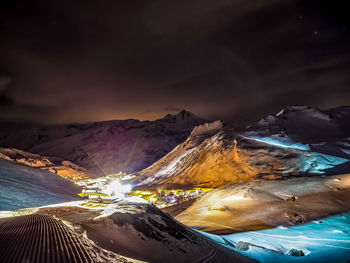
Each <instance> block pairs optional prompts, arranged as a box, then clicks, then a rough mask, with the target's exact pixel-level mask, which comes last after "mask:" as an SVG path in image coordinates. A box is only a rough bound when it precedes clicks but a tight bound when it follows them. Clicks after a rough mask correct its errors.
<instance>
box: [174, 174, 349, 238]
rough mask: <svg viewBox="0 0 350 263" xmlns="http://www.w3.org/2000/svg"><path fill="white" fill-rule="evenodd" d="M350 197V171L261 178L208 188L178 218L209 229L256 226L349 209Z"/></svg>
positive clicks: (238, 229)
mask: <svg viewBox="0 0 350 263" xmlns="http://www.w3.org/2000/svg"><path fill="white" fill-rule="evenodd" d="M349 197H350V174H345V175H335V176H326V177H320V176H313V177H307V178H288V179H285V180H257V181H254V182H247V183H236V184H232V185H227V186H224V187H222V188H218V189H215V190H213V191H211V192H208V193H206V194H205V195H204V196H202V197H200V198H199V199H197V200H196V201H195V202H194V203H193V204H192V205H191V206H190V207H188V208H187V209H186V210H185V211H183V212H182V213H180V214H178V215H176V217H175V218H176V219H177V220H179V221H180V222H182V223H184V224H186V225H188V226H192V227H195V228H199V229H201V230H203V231H206V232H215V233H234V232H242V231H252V230H260V229H266V228H271V227H277V226H279V225H283V226H291V225H296V224H302V223H306V222H310V221H312V220H315V219H319V218H323V217H327V216H330V215H335V214H338V213H343V212H348V211H349V210H350V203H349V202H348V199H349ZM180 205H181V204H179V206H180Z"/></svg>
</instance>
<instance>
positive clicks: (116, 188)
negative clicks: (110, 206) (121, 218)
mask: <svg viewBox="0 0 350 263" xmlns="http://www.w3.org/2000/svg"><path fill="white" fill-rule="evenodd" d="M131 190H132V186H131V185H130V184H121V183H120V182H119V181H118V180H114V181H112V182H111V183H109V184H108V185H106V186H105V188H104V190H103V192H104V193H106V194H108V195H109V196H111V197H120V198H123V197H124V196H125V194H126V193H128V192H130V191H131Z"/></svg>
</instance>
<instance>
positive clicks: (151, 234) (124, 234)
mask: <svg viewBox="0 0 350 263" xmlns="http://www.w3.org/2000/svg"><path fill="white" fill-rule="evenodd" d="M116 210H117V211H115V212H114V213H113V214H111V215H109V216H107V217H102V218H100V219H95V220H93V221H90V222H86V223H83V227H84V228H85V229H86V234H87V237H88V238H89V239H91V240H93V241H94V242H95V243H97V244H98V245H99V246H100V247H103V248H105V249H107V250H110V251H113V252H115V253H117V254H120V255H123V256H127V257H131V258H136V259H140V260H144V261H147V262H155V263H157V262H159V263H163V262H169V263H172V262H176V263H177V262H217V263H220V262H221V263H222V262H254V261H253V260H251V259H249V258H248V257H244V256H242V255H241V254H239V253H238V252H234V251H230V250H229V249H227V248H224V247H222V246H220V245H218V244H216V243H215V242H213V241H212V240H211V239H209V238H207V237H205V236H203V235H201V234H199V233H197V232H196V231H194V230H192V229H191V228H189V227H187V226H184V225H182V224H181V223H179V222H177V221H176V220H174V219H173V218H172V217H171V216H169V215H167V214H164V213H163V212H161V211H160V210H158V209H157V208H156V207H153V206H151V205H147V204H130V203H129V204H125V205H124V206H123V205H120V207H119V208H117V209H116Z"/></svg>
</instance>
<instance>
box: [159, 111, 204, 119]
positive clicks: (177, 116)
mask: <svg viewBox="0 0 350 263" xmlns="http://www.w3.org/2000/svg"><path fill="white" fill-rule="evenodd" d="M162 120H166V121H171V122H178V121H185V120H186V121H188V120H193V121H198V122H203V121H204V120H203V119H201V118H199V117H197V116H196V115H194V114H193V113H192V112H190V111H187V110H184V109H183V110H181V111H179V112H178V113H177V114H167V115H166V116H165V117H164V118H163V119H162Z"/></svg>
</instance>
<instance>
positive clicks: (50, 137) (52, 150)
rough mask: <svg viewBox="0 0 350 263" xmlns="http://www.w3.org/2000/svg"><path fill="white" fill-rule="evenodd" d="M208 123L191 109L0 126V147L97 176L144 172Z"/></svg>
mask: <svg viewBox="0 0 350 263" xmlns="http://www.w3.org/2000/svg"><path fill="white" fill-rule="evenodd" d="M203 122H204V121H203V120H202V119H200V118H198V117H196V116H195V115H193V114H192V113H190V112H188V111H181V112H179V113H178V114H176V115H167V116H166V117H165V118H163V119H159V120H156V121H139V120H134V119H129V120H120V121H119V120H116V121H105V122H97V123H88V124H72V125H60V126H45V127H28V126H18V125H8V124H1V125H0V146H1V147H13V148H16V149H20V150H25V151H27V152H31V153H36V154H40V155H43V156H50V157H59V158H62V159H65V160H69V161H71V162H74V163H76V164H78V165H80V166H82V167H84V168H86V169H88V171H89V172H90V173H93V174H96V175H97V176H99V175H104V174H110V173H117V172H119V171H123V172H134V171H138V170H141V169H143V168H145V167H147V166H149V165H150V164H152V163H154V162H155V161H157V160H158V159H160V158H161V157H163V156H164V155H165V154H167V153H168V152H170V151H171V150H172V149H173V148H174V147H175V146H176V145H178V144H179V143H181V142H183V141H184V140H185V139H186V138H187V136H188V135H189V134H190V132H191V131H192V129H193V128H194V127H195V126H197V125H199V124H201V123H203Z"/></svg>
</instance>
